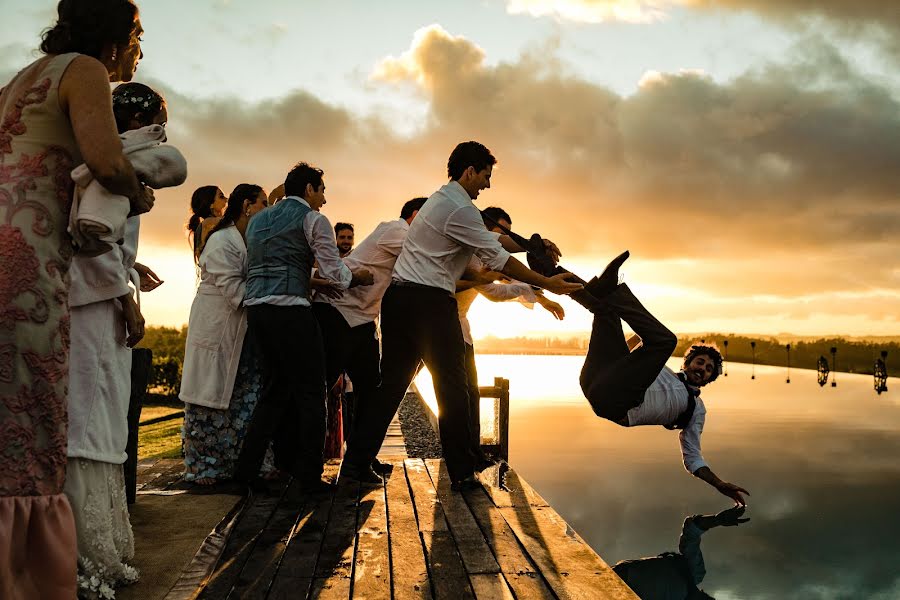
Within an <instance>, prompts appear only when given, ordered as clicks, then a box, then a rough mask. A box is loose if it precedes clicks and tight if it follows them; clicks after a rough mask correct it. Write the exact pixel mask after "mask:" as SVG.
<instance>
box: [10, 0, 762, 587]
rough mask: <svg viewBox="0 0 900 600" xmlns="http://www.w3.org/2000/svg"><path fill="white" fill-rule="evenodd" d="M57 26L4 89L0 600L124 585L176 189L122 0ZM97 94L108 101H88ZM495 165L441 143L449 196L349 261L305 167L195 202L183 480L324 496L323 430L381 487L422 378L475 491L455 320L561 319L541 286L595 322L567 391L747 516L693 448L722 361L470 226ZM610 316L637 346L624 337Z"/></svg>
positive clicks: (348, 461)
mask: <svg viewBox="0 0 900 600" xmlns="http://www.w3.org/2000/svg"><path fill="white" fill-rule="evenodd" d="M58 13H59V14H58V21H57V23H56V24H55V26H54V27H52V28H50V29H48V30H47V31H46V32H45V33H44V35H43V41H42V44H41V50H42V52H43V54H44V56H42V57H41V58H39V59H37V60H36V61H34V62H33V63H31V64H30V65H28V66H27V67H25V68H24V69H23V70H22V71H20V72H19V73H18V74H17V75H16V76H15V77H14V78H13V79H12V80H11V81H9V82H7V83H6V84H5V86H4V87H3V89H2V91H0V597H3V598H15V599H18V598H34V597H41V598H56V597H60V598H63V597H72V596H74V595H75V594H76V586H77V593H78V594H79V595H81V596H84V597H112V595H113V593H114V592H113V589H114V588H115V586H117V585H121V584H125V583H129V582H132V581H134V580H135V579H136V578H137V573H136V572H135V570H134V569H132V568H131V567H129V566H128V564H127V561H128V560H129V559H130V558H131V557H132V556H133V553H134V541H133V536H132V533H131V528H130V525H129V522H128V509H127V505H126V501H125V494H124V482H123V474H122V463H123V462H124V461H125V446H126V438H127V425H126V413H127V407H128V399H129V396H130V385H131V381H130V367H131V353H130V348H131V347H133V346H134V345H135V344H136V343H137V342H138V341H139V340H140V339H141V338H142V337H143V334H144V320H143V317H142V315H141V312H140V299H139V293H140V292H150V291H152V290H153V289H155V288H156V287H157V286H159V285H160V284H161V283H162V282H161V280H160V279H159V277H158V276H157V275H156V274H155V273H154V272H153V271H152V270H151V269H149V268H148V267H146V266H143V265H142V264H141V263H139V262H137V256H138V238H139V229H140V215H141V214H143V213H146V212H148V211H149V210H150V209H151V208H152V207H153V204H154V195H153V189H154V188H156V189H159V188H161V187H169V186H176V185H180V184H181V183H182V182H183V181H184V180H185V177H186V161H185V159H184V157H183V156H181V154H180V153H179V152H178V151H177V149H176V148H173V147H172V146H171V145H168V144H165V141H166V138H165V124H166V122H167V121H168V118H169V115H168V109H167V106H166V102H165V100H164V98H163V97H162V95H161V94H160V93H158V92H157V91H155V90H153V89H152V88H150V87H148V86H146V85H142V84H139V83H134V82H131V79H132V77H133V75H134V72H135V69H136V68H137V64H138V61H139V59H140V58H141V56H142V53H141V47H140V36H141V34H142V31H143V30H142V27H141V23H140V19H139V14H138V9H137V7H136V6H135V5H134V4H133V3H132V2H131V1H130V0H90V1H88V0H63V1H62V2H60V3H59V6H58ZM111 81H112V82H126V83H123V84H121V85H119V86H118V87H116V88H115V89H114V90H113V92H112V94H111V95H110V92H109V82H111ZM496 162H497V161H496V159H495V157H494V156H493V155H492V154H491V152H490V151H489V150H488V148H486V147H485V146H484V145H482V144H481V143H478V142H475V141H467V142H463V143H460V144H459V145H457V146H456V147H455V148H454V149H453V150H452V152H451V154H450V156H449V159H448V162H447V176H448V183H446V184H445V185H443V186H442V187H440V189H438V190H437V191H436V192H434V193H433V194H431V195H430V196H429V197H418V198H413V199H411V200H409V201H406V202H404V203H402V204H401V205H400V206H399V208H400V210H399V217H397V218H394V219H389V220H387V221H384V222H383V223H381V224H379V225H378V226H377V227H376V228H375V229H374V231H373V232H372V233H370V234H369V235H368V236H366V237H365V238H364V239H363V240H362V241H361V242H360V243H359V244H358V245H356V247H355V248H353V242H354V239H353V235H354V231H353V226H352V225H349V224H346V223H341V224H339V225H338V227H337V228H333V227H332V225H331V223H330V222H329V220H328V218H327V217H326V216H325V215H324V214H323V213H322V212H321V209H322V207H323V206H324V205H325V203H326V198H325V177H324V172H323V171H322V170H321V169H319V168H317V167H315V166H313V165H311V164H308V163H306V162H300V163H297V164H296V166H294V167H293V168H292V169H291V170H290V172H289V173H287V175H286V177H285V179H284V182H283V184H281V185H279V186H278V187H277V188H276V190H275V191H273V193H272V194H267V192H266V190H265V189H263V187H261V186H259V185H255V184H249V183H244V184H240V185H238V186H237V187H235V188H234V190H233V191H232V192H231V193H230V194H229V195H228V196H227V197H226V196H225V194H224V193H223V192H222V191H221V190H220V189H219V188H218V187H216V186H205V187H201V188H199V189H197V190H196V192H194V195H193V197H192V200H191V208H192V212H193V213H194V214H193V216H192V218H191V222H190V223H189V230H190V234H191V236H192V239H193V248H194V260H195V261H196V264H197V268H198V270H199V285H198V288H197V293H196V297H195V299H194V302H193V305H192V306H191V312H190V320H189V328H188V337H187V345H186V349H185V359H184V369H183V379H182V384H181V392H180V395H181V399H182V400H184V402H185V404H186V408H185V420H184V427H183V441H184V460H185V478H186V479H187V480H189V481H193V482H195V483H196V485H198V486H219V488H220V489H221V487H222V486H225V487H229V486H230V487H231V488H234V489H237V490H238V491H246V490H262V489H265V488H266V482H265V480H266V479H269V478H280V477H288V476H289V477H292V478H294V479H295V480H296V481H297V483H298V485H299V487H300V489H301V490H303V491H304V492H307V493H319V492H323V491H328V490H329V489H330V488H331V485H332V483H331V482H330V481H325V480H323V479H322V473H323V463H324V460H325V447H326V437H328V436H329V429H330V435H331V437H332V438H337V439H339V440H340V435H341V433H340V432H341V431H342V432H343V433H345V434H346V439H345V440H341V441H345V442H346V452H345V454H344V456H343V462H342V465H341V471H340V477H341V478H348V479H352V480H356V481H361V482H367V483H378V482H380V481H381V475H382V474H383V473H384V472H385V466H384V465H382V464H381V463H379V461H378V460H377V458H376V455H377V454H378V451H379V448H380V446H381V443H382V441H383V439H384V437H385V433H386V431H387V429H388V426H389V423H390V421H391V420H392V418H393V416H394V414H395V412H396V411H397V408H398V406H399V405H400V402H401V400H402V399H403V397H404V395H405V393H406V390H407V387H408V386H409V384H410V383H411V381H412V380H413V378H414V377H415V375H416V373H417V370H418V369H419V368H420V364H421V363H424V364H425V365H426V366H427V367H428V369H429V370H430V372H431V374H432V377H433V380H434V386H435V392H436V396H437V401H438V406H439V415H438V419H439V433H440V438H441V443H442V448H443V452H444V458H445V460H446V465H447V469H448V472H449V475H450V479H451V482H452V488H453V489H454V490H463V489H466V488H470V487H475V486H478V485H479V483H478V472H479V471H480V470H482V469H484V468H485V467H486V466H488V465H490V464H492V460H491V458H490V457H488V456H486V455H485V454H484V453H483V452H482V451H481V446H480V440H481V436H480V432H479V414H478V413H479V395H478V380H477V374H476V370H475V360H474V348H473V343H472V337H471V333H470V331H469V327H468V323H467V320H466V312H467V310H468V308H469V306H471V304H472V301H473V300H474V299H475V297H476V296H477V295H478V294H482V295H484V296H486V297H488V298H489V299H491V300H495V301H503V300H509V299H518V300H519V301H520V302H523V303H525V304H528V305H532V304H535V303H537V304H540V305H541V306H543V307H544V308H545V309H547V310H548V311H550V312H551V313H552V314H553V315H554V316H555V317H557V318H560V319H561V318H563V316H564V311H563V309H562V307H561V306H560V305H559V304H558V303H556V302H554V301H553V300H551V299H549V298H547V297H545V296H544V295H543V293H542V290H546V291H549V292H551V293H555V294H563V295H569V296H570V297H572V298H573V299H574V300H576V301H577V302H579V303H580V304H581V305H583V306H584V307H586V308H587V309H588V310H590V311H591V312H592V313H593V315H594V324H593V332H592V337H591V342H590V347H589V350H588V355H587V358H586V360H585V365H584V369H583V371H582V376H581V385H582V388H583V390H584V393H585V396H586V397H587V398H588V400H589V402H590V403H591V406H592V407H593V409H594V411H595V412H596V414H597V415H599V416H601V417H604V418H606V419H609V420H611V421H613V422H615V423H617V424H619V425H623V426H635V425H647V424H658V425H664V426H666V427H669V428H675V429H679V430H680V436H681V438H680V439H681V445H682V451H683V455H684V463H685V466H686V468H687V469H688V470H689V471H690V472H691V473H693V474H694V475H695V476H697V477H700V478H702V479H703V480H705V481H707V482H708V483H710V484H711V485H713V486H714V487H715V488H716V489H717V490H719V491H720V492H722V493H723V494H725V495H727V496H729V497H731V498H733V499H734V500H735V501H736V502H737V503H739V504H742V505H743V504H744V498H743V494H746V493H747V492H746V490H744V489H743V488H741V487H739V486H737V485H734V484H731V483H728V482H725V481H722V480H721V479H719V478H718V477H717V476H716V475H715V474H714V473H713V472H712V471H711V470H710V468H709V466H708V465H707V464H706V463H705V461H704V460H703V458H702V456H701V454H700V435H701V433H702V429H703V423H704V419H705V408H704V405H703V402H702V401H701V400H700V398H699V390H700V388H701V387H702V386H704V385H706V384H707V383H709V382H711V381H713V380H715V378H716V377H717V376H718V373H719V370H720V368H721V364H722V358H721V356H720V355H719V353H718V351H717V350H716V349H715V347H714V346H710V345H706V344H695V345H693V346H691V348H690V349H689V350H688V352H687V354H686V356H685V358H684V364H683V368H682V370H681V372H679V373H674V372H673V371H671V370H669V369H668V368H666V367H665V361H666V359H667V358H669V356H670V355H671V353H672V352H673V350H674V348H675V343H676V338H675V336H674V335H673V334H672V333H671V332H670V331H669V330H668V329H666V328H665V327H664V326H663V325H662V324H661V323H659V321H657V320H656V319H655V318H654V317H653V316H652V315H651V314H650V313H649V312H648V311H647V310H646V309H645V308H644V307H643V306H642V305H641V303H640V302H639V301H638V300H637V299H636V298H635V297H634V295H633V294H632V293H631V291H630V290H629V288H628V287H627V285H625V284H622V283H620V282H619V277H618V269H619V266H620V265H621V264H622V263H623V262H624V261H625V260H626V259H627V258H628V253H627V252H625V253H623V254H621V255H620V256H619V257H617V258H616V259H614V260H613V261H612V262H611V263H610V264H609V266H608V267H607V268H606V270H605V271H604V272H603V273H602V274H601V275H600V276H599V277H595V278H593V279H592V280H590V281H587V282H585V281H583V280H580V279H579V278H578V277H576V276H574V275H573V274H571V273H569V272H568V271H566V270H565V269H562V268H561V267H559V266H558V265H557V262H558V260H559V257H560V251H559V248H558V247H557V246H556V245H555V244H554V243H552V242H550V241H548V240H543V239H540V238H539V237H538V238H532V239H531V240H528V241H526V240H525V239H524V238H519V237H518V236H516V235H515V234H513V233H512V232H511V230H510V229H511V227H512V219H511V217H510V215H509V213H507V212H506V211H504V210H503V209H500V208H497V207H492V208H489V209H486V210H485V211H483V212H481V211H479V210H478V209H477V208H476V207H475V205H474V201H475V200H476V199H477V198H478V196H479V194H480V192H481V191H482V190H484V189H487V188H490V186H491V175H492V171H493V167H494V165H495V164H496ZM336 234H337V236H336ZM351 248H352V251H351ZM518 252H527V253H528V256H529V260H528V263H529V264H530V265H531V267H529V266H527V265H526V264H524V263H523V262H520V261H519V260H518V259H516V258H515V257H514V256H512V254H514V253H518ZM622 320H625V321H626V322H627V323H628V324H629V325H630V326H631V327H632V329H633V330H634V332H635V334H636V335H635V336H633V337H632V338H630V339H628V340H626V339H625V336H624V334H623V330H622V323H621V321H622ZM341 378H343V379H344V380H347V381H350V382H352V385H353V400H352V402H350V403H348V404H347V405H346V410H345V411H344V412H345V415H344V417H345V420H346V421H347V422H346V423H344V424H343V426H342V425H340V424H339V423H340V422H339V421H334V420H332V421H331V423H332V425H331V426H330V427H329V425H328V423H329V420H328V410H327V406H328V405H327V402H326V395H327V392H328V390H330V389H332V388H333V387H334V386H335V384H336V383H337V382H338V380H339V379H341ZM339 430H340V431H339ZM342 445H343V444H341V443H340V442H338V443H337V444H332V447H337V448H338V450H337V451H338V452H339V450H340V447H341V446H342ZM210 489H214V488H210ZM76 557H77V561H76ZM76 564H77V577H76ZM76 580H77V584H76Z"/></svg>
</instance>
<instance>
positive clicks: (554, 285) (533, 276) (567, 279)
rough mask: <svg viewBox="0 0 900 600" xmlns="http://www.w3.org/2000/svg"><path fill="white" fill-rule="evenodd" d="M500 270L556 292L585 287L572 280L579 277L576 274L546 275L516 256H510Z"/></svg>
mask: <svg viewBox="0 0 900 600" xmlns="http://www.w3.org/2000/svg"><path fill="white" fill-rule="evenodd" d="M500 272H501V273H503V274H504V275H508V276H509V277H510V278H511V279H517V280H519V281H522V282H525V283H529V284H531V285H536V286H537V287H539V288H543V289H545V290H547V291H549V292H553V293H554V294H561V295H565V294H571V293H572V292H577V291H578V290H580V289H583V288H584V286H583V285H581V284H580V283H572V280H573V279H575V278H577V276H576V275H573V274H571V273H559V274H558V275H554V276H553V277H544V276H543V275H541V274H540V273H535V272H534V271H532V270H531V269H529V268H528V267H526V266H525V265H523V264H522V263H521V262H519V261H518V259H516V258H515V257H514V256H510V257H509V260H507V261H506V264H505V265H503V268H502V269H500Z"/></svg>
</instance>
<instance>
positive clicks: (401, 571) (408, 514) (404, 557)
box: [385, 462, 432, 600]
mask: <svg viewBox="0 0 900 600" xmlns="http://www.w3.org/2000/svg"><path fill="white" fill-rule="evenodd" d="M385 491H386V494H387V517H388V536H389V538H390V552H391V583H392V586H393V588H394V600H422V599H425V598H429V599H430V598H431V597H432V596H431V582H430V581H429V579H428V567H426V566H425V552H424V549H423V548H422V540H421V538H420V537H419V527H418V524H417V523H416V514H415V510H414V509H413V503H412V498H411V497H410V492H409V485H408V484H407V481H406V470H405V468H404V465H403V463H402V462H400V463H397V464H394V468H393V470H392V471H391V472H390V474H388V475H387V477H386V479H385Z"/></svg>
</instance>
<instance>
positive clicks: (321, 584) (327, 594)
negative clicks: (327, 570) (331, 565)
mask: <svg viewBox="0 0 900 600" xmlns="http://www.w3.org/2000/svg"><path fill="white" fill-rule="evenodd" d="M309 597H310V598H312V599H314V600H349V598H350V578H349V577H330V578H328V579H314V580H313V587H312V591H311V592H310V595H309Z"/></svg>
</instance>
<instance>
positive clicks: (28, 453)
mask: <svg viewBox="0 0 900 600" xmlns="http://www.w3.org/2000/svg"><path fill="white" fill-rule="evenodd" d="M58 12H59V15H58V21H57V23H56V24H55V26H54V27H53V28H51V29H49V30H47V31H46V32H45V34H44V36H43V41H42V43H41V50H42V52H43V54H44V56H42V57H41V58H39V59H37V60H36V61H34V62H33V63H31V64H30V65H28V66H27V67H25V68H24V69H23V70H22V71H20V72H19V73H18V74H17V75H16V76H15V77H14V78H13V79H12V80H11V81H9V82H3V87H2V91H0V449H2V451H0V532H2V535H0V597H2V598H13V599H19V598H64V597H65V598H70V597H74V596H75V593H76V589H75V588H76V557H77V549H76V537H75V536H76V534H75V523H74V519H73V517H72V510H71V508H70V505H69V502H68V500H67V498H66V496H65V494H64V493H63V483H64V480H65V476H66V442H67V423H68V419H67V412H68V411H67V397H66V389H67V387H68V383H69V339H70V330H69V325H70V314H69V308H68V295H69V277H68V270H69V265H70V262H71V258H72V243H71V239H70V237H69V234H68V233H67V230H66V226H67V220H68V209H69V205H70V203H71V201H72V193H73V182H72V179H71V177H70V172H71V171H72V169H73V168H74V167H75V166H76V165H78V164H80V163H84V164H86V165H87V166H88V168H89V169H90V171H91V172H92V173H93V175H94V177H95V178H96V179H97V180H98V181H99V182H100V183H101V184H102V185H103V186H104V187H105V188H106V189H107V190H109V191H110V192H112V193H114V194H118V195H121V196H124V197H126V198H127V199H128V201H129V204H130V209H131V212H132V213H134V214H139V213H142V212H146V211H148V210H150V208H151V207H152V206H153V194H152V192H151V191H149V190H148V189H146V188H145V187H144V186H143V185H142V184H141V182H140V181H139V180H138V178H137V177H136V175H135V172H134V169H133V168H132V167H131V164H130V163H129V162H128V160H127V159H126V157H125V155H124V153H123V150H122V143H121V141H120V139H119V137H118V132H117V130H116V126H115V120H114V117H113V111H112V100H111V98H110V93H109V82H110V81H129V80H131V78H132V76H133V74H134V71H135V68H136V67H137V63H138V60H139V59H140V57H141V47H140V36H141V34H142V32H143V29H142V27H141V23H140V19H139V15H138V9H137V7H136V6H135V5H134V4H133V3H132V2H131V1H129V0H63V1H62V2H60V3H59V6H58Z"/></svg>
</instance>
